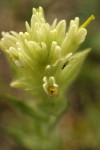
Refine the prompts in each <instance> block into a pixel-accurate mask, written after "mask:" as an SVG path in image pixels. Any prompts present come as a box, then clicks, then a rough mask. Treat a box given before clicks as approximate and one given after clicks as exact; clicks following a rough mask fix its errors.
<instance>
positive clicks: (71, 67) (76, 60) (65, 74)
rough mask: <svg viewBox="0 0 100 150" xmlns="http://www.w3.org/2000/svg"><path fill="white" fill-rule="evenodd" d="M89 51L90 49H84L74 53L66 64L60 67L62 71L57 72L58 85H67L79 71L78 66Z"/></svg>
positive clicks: (79, 66)
mask: <svg viewBox="0 0 100 150" xmlns="http://www.w3.org/2000/svg"><path fill="white" fill-rule="evenodd" d="M89 52H90V49H86V50H84V51H82V52H79V53H76V54H75V55H73V56H72V57H71V59H70V60H69V62H68V64H67V65H66V66H65V68H64V69H62V72H61V73H60V74H59V78H58V80H59V85H62V84H63V85H65V86H66V85H67V86H68V85H69V84H70V83H71V82H72V81H73V80H74V79H75V77H76V76H77V74H78V73H79V71H80V68H81V66H82V64H83V62H84V60H85V58H86V56H87V54H88V53H89Z"/></svg>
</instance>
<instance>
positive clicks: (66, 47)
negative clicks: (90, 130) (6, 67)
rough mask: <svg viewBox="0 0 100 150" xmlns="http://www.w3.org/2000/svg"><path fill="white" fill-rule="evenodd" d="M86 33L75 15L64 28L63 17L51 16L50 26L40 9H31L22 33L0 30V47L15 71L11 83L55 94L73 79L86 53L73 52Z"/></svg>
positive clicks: (47, 93)
mask: <svg viewBox="0 0 100 150" xmlns="http://www.w3.org/2000/svg"><path fill="white" fill-rule="evenodd" d="M66 30H67V31H66ZM86 34H87V31H86V29H85V28H80V27H79V18H78V17H76V18H75V19H74V20H71V21H70V24H69V27H68V29H66V21H65V20H62V21H60V22H59V23H57V19H55V20H54V22H53V23H52V25H50V24H48V23H47V22H46V20H45V18H44V13H43V9H42V8H41V7H39V9H35V8H33V15H32V18H31V23H30V25H29V24H28V22H26V32H24V33H23V32H19V33H16V32H14V31H11V32H10V33H4V32H3V33H2V35H3V37H2V39H1V41H0V47H1V48H2V49H3V51H4V52H5V53H6V54H7V56H8V57H9V59H11V60H12V61H13V64H15V66H14V67H15V70H16V72H17V76H16V78H15V80H14V81H13V82H12V83H11V86H13V87H20V88H23V89H25V90H28V91H31V93H33V94H34V95H39V94H40V93H42V94H43V95H47V96H49V95H50V96H57V94H58V95H59V93H60V91H62V89H63V87H65V86H66V85H67V84H68V85H69V83H70V82H71V81H72V80H73V79H74V77H75V76H76V74H77V72H78V71H79V68H80V66H81V64H82V62H83V61H84V59H85V57H86V55H87V53H88V52H89V50H86V51H83V52H80V53H79V54H75V55H73V52H75V50H77V48H78V47H79V46H80V44H81V43H82V42H83V41H84V40H85V37H86ZM42 94H40V96H41V95H42Z"/></svg>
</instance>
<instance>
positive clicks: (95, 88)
mask: <svg viewBox="0 0 100 150" xmlns="http://www.w3.org/2000/svg"><path fill="white" fill-rule="evenodd" d="M39 6H42V7H43V8H44V12H45V17H46V20H47V21H48V22H49V23H52V21H53V20H54V19H55V18H58V20H61V19H65V20H66V21H67V23H69V21H70V20H71V19H74V17H76V16H78V17H79V18H80V23H81V24H82V23H83V22H84V21H85V20H86V19H87V18H88V17H89V16H90V15H92V14H94V15H95V17H96V19H95V20H94V21H93V22H92V23H91V24H90V25H89V27H88V28H87V30H88V35H87V38H86V41H85V42H84V44H82V46H81V49H83V48H87V47H91V48H92V51H91V52H90V54H89V56H88V57H87V59H86V61H85V63H84V66H83V67H82V69H81V72H80V74H79V76H78V77H77V79H76V80H75V81H74V83H73V84H72V85H71V86H70V88H69V91H68V93H67V94H66V95H67V96H66V99H67V100H68V102H69V109H68V111H67V112H66V114H65V115H64V117H63V118H62V121H61V123H60V128H61V131H62V132H63V131H64V132H66V139H65V140H64V148H65V150H100V1H99V0H74V1H73V0H0V32H2V31H6V32H7V31H8V32H9V31H10V30H14V31H18V32H19V31H25V25H24V23H25V21H26V20H27V21H30V18H31V14H32V8H33V7H39ZM0 36H1V35H0ZM11 80H12V72H11V69H10V67H9V64H8V62H7V60H6V58H5V56H4V54H3V53H2V52H1V51H0V150H25V149H24V148H21V146H19V145H18V144H17V143H15V142H14V141H13V140H12V139H11V138H10V137H8V136H7V135H6V133H5V131H4V130H3V125H4V122H5V120H9V118H11V117H12V116H13V115H14V111H15V110H14V109H13V108H12V106H10V104H9V103H7V102H6V101H5V97H4V95H5V94H6V93H9V94H11V95H14V96H15V97H17V98H19V99H20V98H23V99H24V98H26V97H28V95H26V93H24V92H23V91H22V90H17V89H12V88H11V87H10V86H9V84H10V82H11Z"/></svg>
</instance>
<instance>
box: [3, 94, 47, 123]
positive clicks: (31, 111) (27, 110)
mask: <svg viewBox="0 0 100 150" xmlns="http://www.w3.org/2000/svg"><path fill="white" fill-rule="evenodd" d="M6 98H7V100H8V101H9V103H11V104H12V105H14V106H15V107H16V108H19V110H20V111H22V112H23V113H24V114H26V115H28V116H30V117H32V118H34V119H36V120H37V121H38V122H41V121H43V122H47V121H48V120H49V119H48V116H47V115H45V114H44V113H43V112H41V111H40V110H38V108H37V107H36V106H34V107H31V106H29V105H28V104H27V103H25V102H23V101H19V100H17V99H15V98H13V97H10V96H6Z"/></svg>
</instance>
